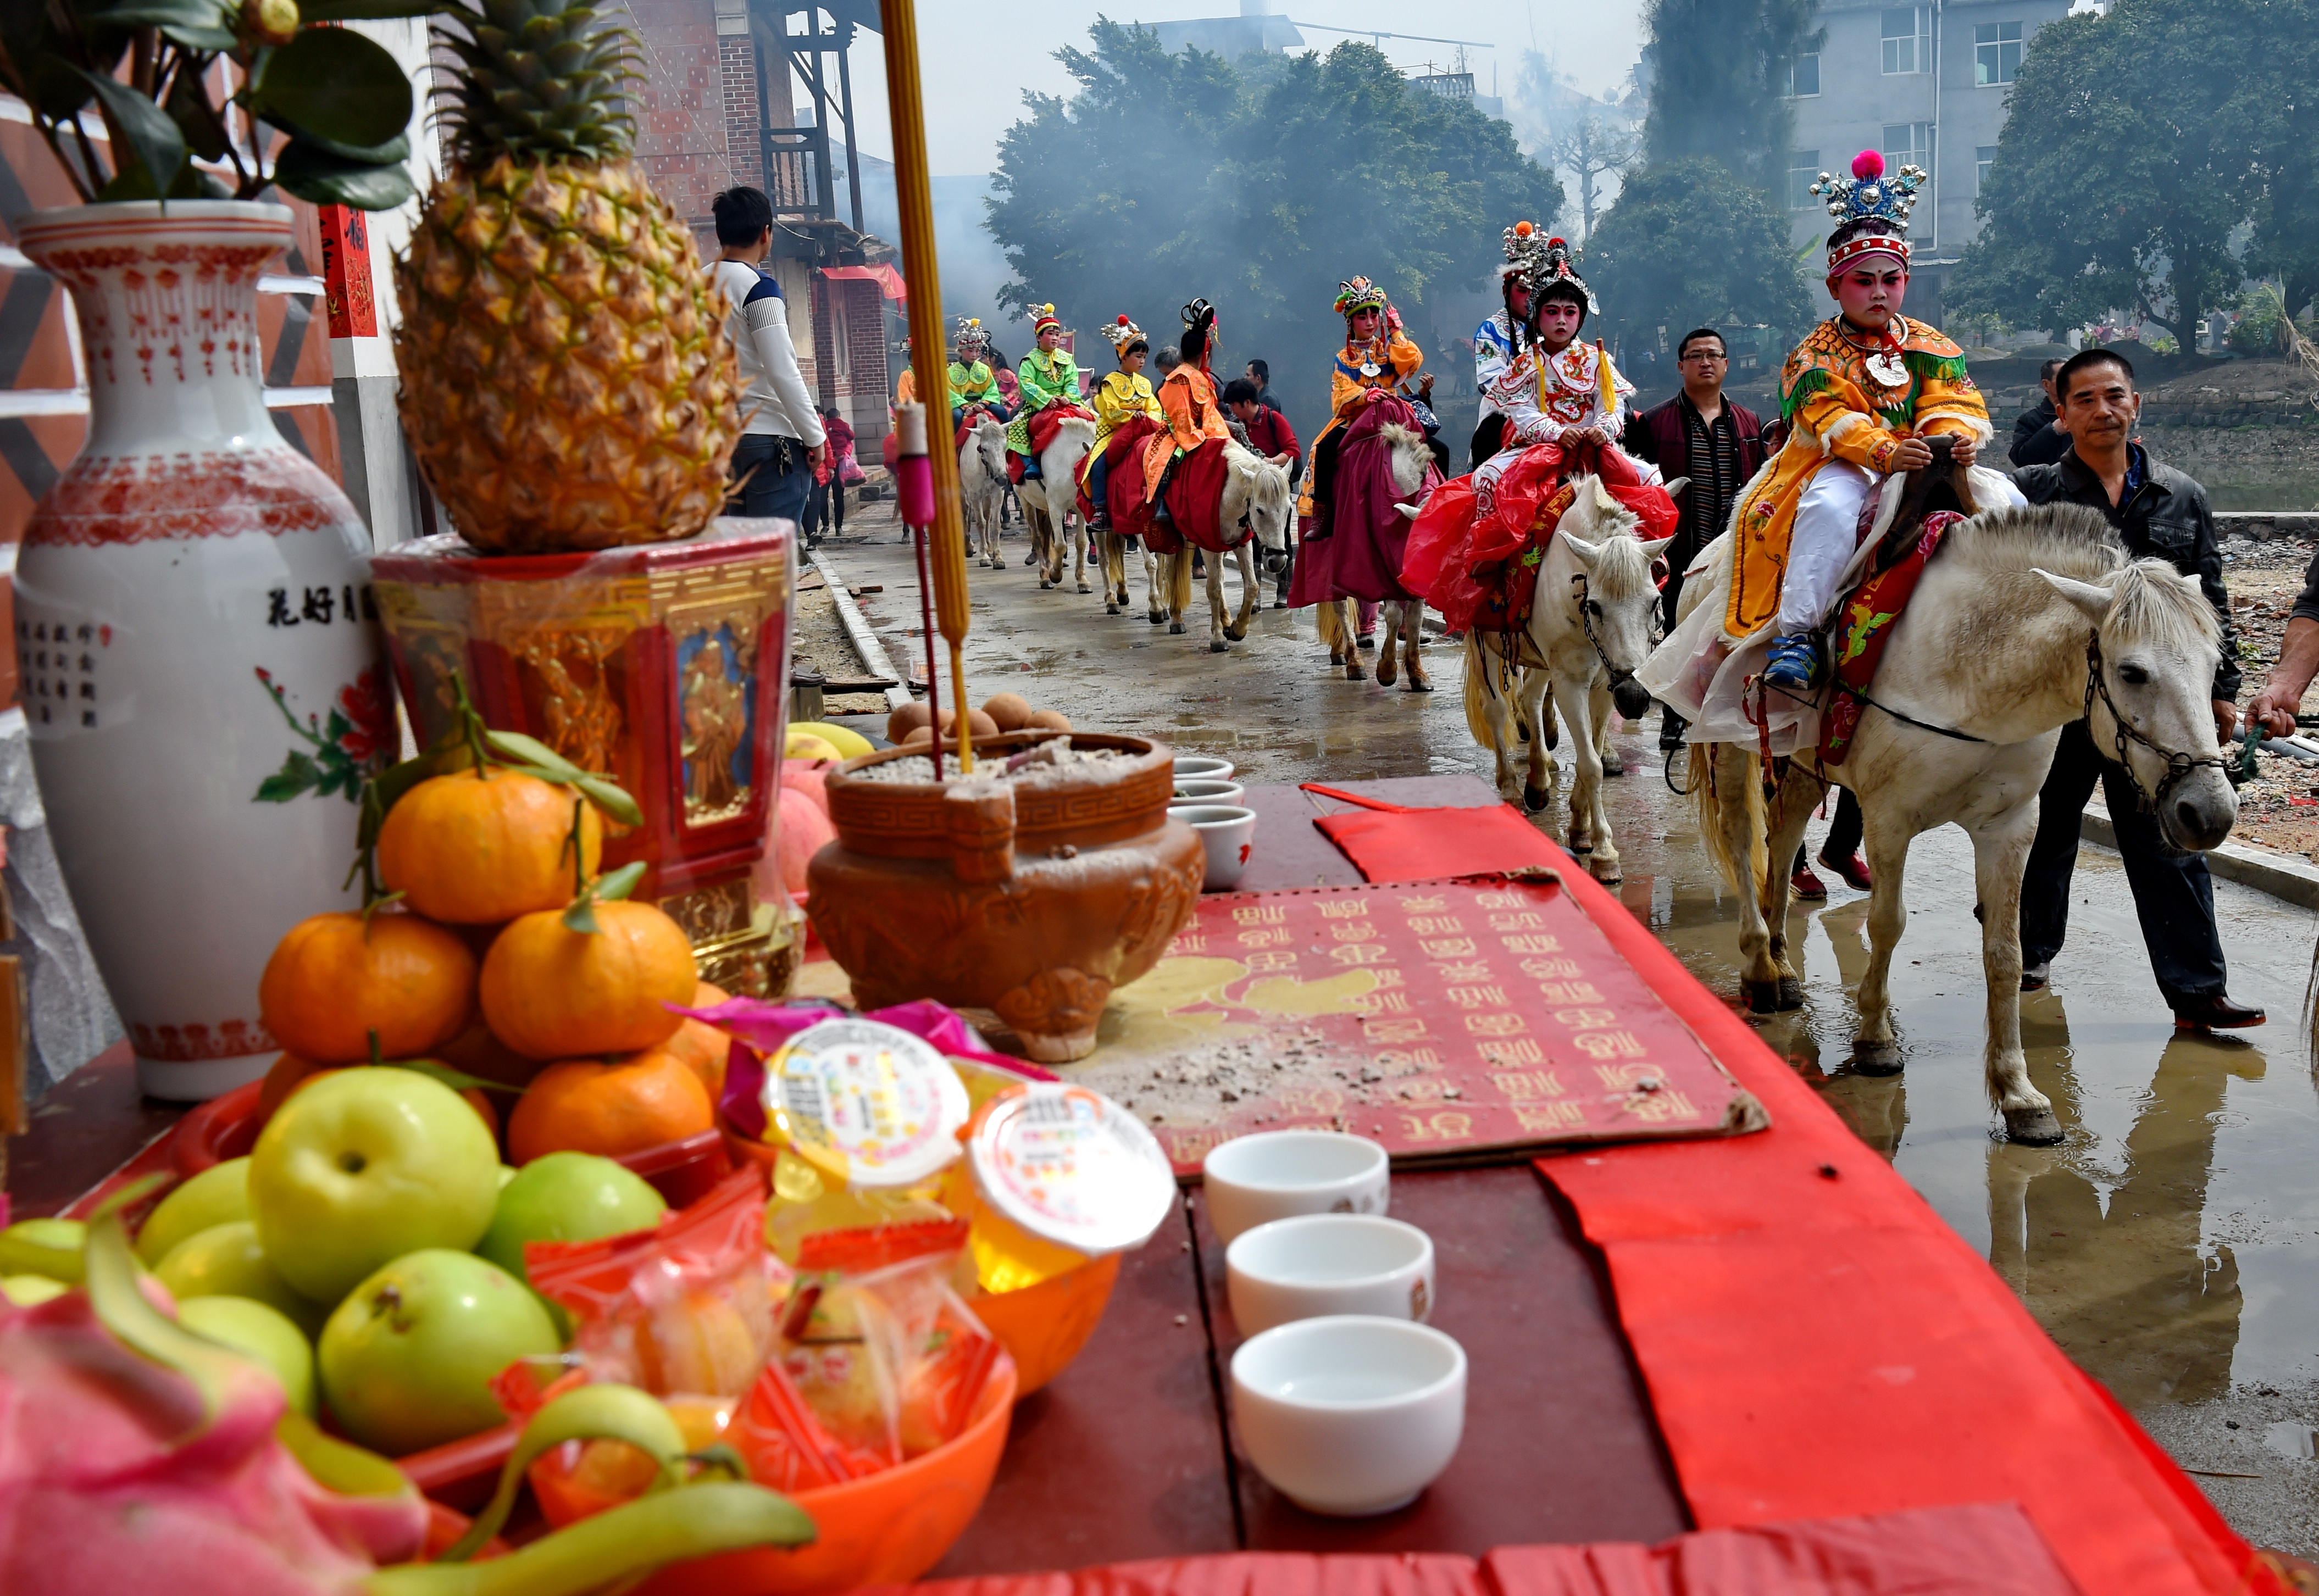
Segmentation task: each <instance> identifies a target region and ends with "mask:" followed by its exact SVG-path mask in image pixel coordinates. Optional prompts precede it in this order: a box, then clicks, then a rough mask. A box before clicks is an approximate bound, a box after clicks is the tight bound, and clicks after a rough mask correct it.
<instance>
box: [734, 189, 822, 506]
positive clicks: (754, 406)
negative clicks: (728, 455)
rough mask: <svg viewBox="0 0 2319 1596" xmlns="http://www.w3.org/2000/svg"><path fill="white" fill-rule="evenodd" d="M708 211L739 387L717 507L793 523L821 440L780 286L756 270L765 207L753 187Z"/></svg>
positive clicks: (768, 223)
mask: <svg viewBox="0 0 2319 1596" xmlns="http://www.w3.org/2000/svg"><path fill="white" fill-rule="evenodd" d="M709 209H710V210H711V211H712V212H714V213H715V214H716V217H717V244H718V246H719V247H720V248H721V249H722V251H723V252H722V253H721V254H720V255H719V256H718V257H717V263H716V265H714V266H711V267H710V268H709V274H710V275H711V277H712V278H713V279H714V280H715V282H716V284H717V287H718V288H720V289H722V290H723V291H724V293H725V299H726V304H727V305H728V306H729V307H730V311H729V314H728V315H727V317H726V329H727V330H728V331H730V332H731V334H732V335H733V345H734V347H735V350H737V351H738V352H739V355H740V359H741V383H742V390H743V391H742V394H741V421H742V437H741V442H740V444H739V446H737V447H735V449H734V451H733V482H734V486H733V494H732V497H731V498H730V499H729V500H726V506H725V510H726V514H727V515H739V516H775V517H779V518H781V519H784V520H790V521H795V520H799V519H800V518H802V517H803V516H804V514H805V505H806V499H807V497H808V494H809V493H810V492H811V491H812V490H813V479H814V473H815V471H816V469H817V467H818V466H819V465H820V464H821V456H822V451H823V450H824V449H826V447H827V446H828V443H827V439H826V436H825V434H824V432H823V430H822V425H821V415H820V410H819V407H817V405H816V404H815V403H814V398H813V395H812V394H811V393H810V392H808V391H807V389H806V385H805V374H803V373H802V372H800V371H799V369H798V362H797V350H796V348H795V347H794V346H792V345H791V343H790V321H789V307H788V304H787V302H785V301H783V299H782V298H781V284H780V283H778V282H777V281H775V280H774V278H773V275H772V274H771V273H770V272H767V271H765V270H764V269H763V261H764V258H765V257H766V255H767V254H768V253H769V252H770V251H771V248H772V247H773V205H772V202H771V200H769V199H767V198H766V197H765V195H764V192H763V191H762V190H761V189H754V188H746V187H743V188H728V189H726V191H725V192H724V193H722V194H718V195H717V197H716V198H715V199H714V200H712V201H711V202H709Z"/></svg>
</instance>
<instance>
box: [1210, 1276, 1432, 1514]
mask: <svg viewBox="0 0 2319 1596" xmlns="http://www.w3.org/2000/svg"><path fill="white" fill-rule="evenodd" d="M1232 1416H1233V1419H1234V1420H1235V1422H1236V1423H1237V1424H1238V1426H1239V1428H1240V1438H1241V1444H1242V1445H1243V1446H1245V1447H1247V1448H1248V1456H1249V1461H1250V1462H1251V1463H1253V1464H1255V1465H1256V1470H1257V1473H1259V1474H1262V1475H1263V1476H1264V1477H1265V1478H1266V1479H1267V1480H1269V1481H1270V1482H1271V1483H1272V1485H1273V1488H1274V1489H1276V1490H1277V1491H1278V1492H1280V1493H1281V1494H1282V1495H1284V1496H1286V1497H1287V1498H1288V1500H1289V1501H1293V1502H1295V1504H1296V1505H1297V1506H1299V1507H1301V1508H1304V1509H1305V1510H1307V1511H1310V1512H1315V1513H1328V1514H1331V1515H1333V1516H1337V1517H1342V1518H1361V1517H1367V1515H1370V1514H1373V1513H1389V1512H1391V1511H1393V1510H1394V1509H1395V1508H1398V1507H1403V1506H1406V1505H1407V1504H1408V1503H1410V1502H1412V1501H1415V1500H1416V1499H1417V1494H1418V1492H1421V1491H1422V1490H1424V1489H1425V1487H1426V1486H1428V1485H1430V1484H1431V1483H1433V1482H1434V1480H1435V1479H1436V1478H1438V1477H1439V1475H1440V1473H1441V1471H1442V1470H1443V1469H1445V1468H1447V1467H1448V1466H1449V1459H1450V1458H1451V1457H1453V1456H1456V1455H1457V1443H1458V1441H1459V1439H1460V1438H1463V1436H1464V1434H1465V1430H1466V1352H1465V1348H1461V1347H1460V1346H1458V1345H1457V1342H1455V1341H1453V1340H1451V1339H1449V1338H1448V1336H1445V1335H1443V1334H1442V1333H1441V1332H1440V1331H1439V1330H1435V1329H1433V1328H1432V1327H1431V1326H1430V1325H1422V1324H1411V1323H1409V1322H1408V1321H1405V1320H1395V1319H1371V1318H1367V1317H1364V1316H1360V1315H1341V1316H1339V1317H1335V1318H1330V1319H1300V1320H1298V1321H1296V1322H1295V1323H1294V1324H1284V1325H1281V1326H1279V1327H1278V1328H1277V1329H1275V1330H1267V1331H1265V1332H1264V1333H1263V1334H1262V1335H1260V1336H1258V1337H1256V1338H1254V1339H1251V1340H1250V1341H1247V1342H1245V1343H1243V1344H1242V1345H1241V1349H1240V1350H1239V1351H1238V1352H1235V1353H1233V1354H1232Z"/></svg>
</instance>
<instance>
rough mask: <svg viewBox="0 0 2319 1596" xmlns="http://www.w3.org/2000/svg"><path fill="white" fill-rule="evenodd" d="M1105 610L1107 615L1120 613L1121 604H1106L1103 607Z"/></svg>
mask: <svg viewBox="0 0 2319 1596" xmlns="http://www.w3.org/2000/svg"><path fill="white" fill-rule="evenodd" d="M1103 612H1104V613H1105V615H1117V614H1118V613H1119V606H1118V605H1116V604H1106V605H1105V606H1104V607H1103Z"/></svg>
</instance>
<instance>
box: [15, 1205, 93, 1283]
mask: <svg viewBox="0 0 2319 1596" xmlns="http://www.w3.org/2000/svg"><path fill="white" fill-rule="evenodd" d="M87 1240H88V1227H87V1226H86V1225H85V1224H83V1223H81V1222H80V1221H78V1220H77V1219H23V1220H18V1221H17V1222H15V1223H14V1224H13V1225H10V1226H9V1227H8V1228H7V1229H6V1230H5V1231H0V1274H8V1275H46V1276H48V1277H49V1278H50V1279H51V1280H61V1281H63V1282H64V1283H65V1284H66V1285H79V1284H80V1276H81V1261H80V1253H81V1248H82V1247H83V1246H84V1245H85V1244H86V1242H87Z"/></svg>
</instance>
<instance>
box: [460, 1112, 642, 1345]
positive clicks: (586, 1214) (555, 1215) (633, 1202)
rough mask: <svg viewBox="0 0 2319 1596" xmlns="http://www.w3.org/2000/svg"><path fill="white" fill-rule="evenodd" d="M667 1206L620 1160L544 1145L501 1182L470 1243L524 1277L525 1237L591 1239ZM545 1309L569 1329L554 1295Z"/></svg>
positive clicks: (621, 1230)
mask: <svg viewBox="0 0 2319 1596" xmlns="http://www.w3.org/2000/svg"><path fill="white" fill-rule="evenodd" d="M667 1212H668V1200H667V1199H666V1198H664V1197H663V1196H662V1195H660V1194H659V1193H658V1192H656V1191H654V1190H653V1188H652V1186H651V1184H650V1183H649V1182H647V1181H646V1180H645V1177H643V1176H641V1175H638V1174H636V1173H635V1172H634V1171H632V1170H630V1169H628V1168H627V1167H626V1166H624V1165H621V1164H617V1163H615V1162H613V1161H612V1160H611V1159H606V1158H599V1157H598V1156H597V1155H596V1154H594V1153H582V1152H552V1153H544V1154H542V1155H541V1156H540V1157H538V1158H536V1159H532V1161H531V1162H530V1163H528V1164H526V1165H525V1166H524V1167H523V1169H522V1171H521V1172H520V1173H519V1174H518V1175H517V1176H516V1177H515V1178H514V1179H513V1180H511V1181H510V1182H508V1184H507V1185H506V1186H503V1187H501V1190H500V1205H499V1208H498V1211H497V1212H495V1213H493V1214H492V1228H491V1229H490V1230H488V1231H484V1232H483V1240H481V1241H479V1242H477V1243H476V1244H475V1250H476V1251H477V1252H479V1253H481V1254H483V1257H485V1258H489V1259H491V1260H492V1262H493V1263H495V1264H497V1265H498V1266H499V1267H501V1268H502V1269H505V1270H506V1271H507V1272H508V1273H509V1274H510V1275H512V1276H515V1277H516V1278H517V1279H518V1280H521V1281H524V1282H526V1283H528V1282H529V1281H530V1279H531V1272H530V1271H529V1270H528V1269H527V1268H525V1267H524V1263H523V1244H524V1243H525V1242H527V1241H593V1240H597V1239H599V1238H600V1237H603V1236H619V1235H625V1234H626V1233H627V1232H628V1231H648V1230H650V1229H652V1227H653V1226H654V1225H655V1224H657V1223H659V1222H660V1216H661V1215H662V1214H663V1213H667ZM540 1300H541V1301H543V1302H546V1298H544V1297H543V1298H542V1299H540ZM547 1314H548V1317H549V1318H550V1319H552V1320H554V1321H555V1328H556V1330H558V1331H559V1332H561V1333H562V1334H563V1335H564V1336H567V1337H568V1336H570V1335H571V1333H572V1320H571V1316H570V1315H568V1314H566V1313H565V1312H564V1310H563V1309H561V1308H559V1307H557V1306H556V1305H555V1303H547Z"/></svg>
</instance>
